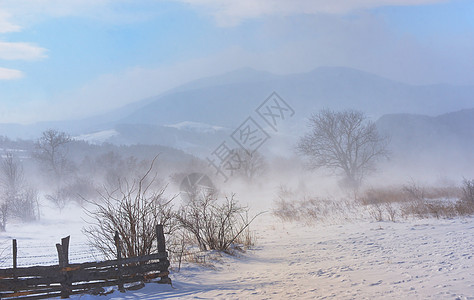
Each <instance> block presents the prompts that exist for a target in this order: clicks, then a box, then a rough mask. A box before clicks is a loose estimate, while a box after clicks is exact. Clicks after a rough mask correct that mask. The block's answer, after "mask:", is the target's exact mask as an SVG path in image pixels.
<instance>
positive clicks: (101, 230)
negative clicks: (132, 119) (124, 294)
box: [83, 157, 176, 258]
mask: <svg viewBox="0 0 474 300" xmlns="http://www.w3.org/2000/svg"><path fill="white" fill-rule="evenodd" d="M155 159H156V157H155ZM154 162H155V160H153V161H152V163H151V165H150V168H149V169H148V170H147V172H146V173H145V174H144V175H143V176H142V177H139V178H138V179H137V180H134V181H133V182H132V183H129V182H128V181H127V180H123V181H120V182H119V185H118V186H119V187H118V189H117V190H115V191H112V192H109V191H108V190H107V189H106V190H105V192H104V193H101V201H100V202H91V201H88V203H89V204H91V205H92V206H93V209H91V210H86V212H87V214H88V216H89V217H90V218H91V219H92V221H91V222H90V224H91V225H90V226H89V227H88V228H84V229H83V232H84V233H85V234H86V235H87V237H88V239H89V242H90V243H91V244H92V245H93V246H94V247H95V248H97V249H98V250H99V251H101V252H102V253H103V254H104V255H105V256H106V257H109V258H111V257H115V256H116V255H117V253H116V248H115V242H114V233H115V231H118V233H119V237H120V239H121V240H122V243H123V247H122V251H123V253H122V255H123V257H133V256H140V255H146V254H150V253H151V251H152V249H153V245H154V243H155V242H156V232H155V228H156V225H158V224H163V225H164V226H165V233H168V234H169V233H172V232H173V230H174V229H175V228H176V226H175V225H176V224H175V223H174V222H173V220H174V219H173V214H174V213H173V210H172V208H173V205H172V201H173V199H174V198H171V199H167V198H165V197H164V195H163V194H164V191H165V189H161V190H158V191H157V190H154V189H151V186H152V185H153V183H154V182H155V179H156V176H155V177H152V178H151V179H150V178H149V177H150V175H151V172H152V169H153V164H154Z"/></svg>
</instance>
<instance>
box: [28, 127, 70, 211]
mask: <svg viewBox="0 0 474 300" xmlns="http://www.w3.org/2000/svg"><path fill="white" fill-rule="evenodd" d="M71 141H72V138H71V137H70V136H69V135H68V134H67V133H65V132H61V131H57V130H55V129H49V130H46V131H44V132H43V133H42V135H41V137H40V138H39V139H38V141H37V142H36V145H35V146H36V152H35V158H36V159H37V160H38V161H40V162H41V163H42V164H43V165H44V167H45V168H46V169H47V173H48V174H49V175H50V176H51V180H53V182H54V185H53V186H54V190H53V191H52V193H51V194H48V195H46V198H47V199H49V200H51V201H52V202H53V203H55V204H56V205H57V207H58V208H59V209H62V208H64V206H65V205H66V201H67V193H66V191H64V184H65V181H66V179H67V176H68V175H70V174H72V173H73V170H74V165H73V163H72V161H70V160H69V159H68V158H67V155H68V148H67V144H68V143H70V142H71Z"/></svg>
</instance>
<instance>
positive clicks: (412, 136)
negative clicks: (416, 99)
mask: <svg viewBox="0 0 474 300" xmlns="http://www.w3.org/2000/svg"><path fill="white" fill-rule="evenodd" d="M376 124H377V127H378V128H379V130H380V131H381V132H383V133H385V134H388V135H390V136H391V143H390V148H391V150H392V156H393V159H394V160H395V161H398V162H401V163H402V165H403V166H406V167H408V166H410V167H414V168H417V167H420V170H424V171H425V172H426V170H430V169H431V170H432V169H436V170H439V171H441V170H442V171H443V172H445V173H449V172H450V171H453V172H454V171H459V170H466V172H467V171H468V169H472V165H473V163H474V155H473V153H474V109H468V110H461V111H457V112H451V113H447V114H442V115H439V116H436V117H430V116H425V115H413V114H390V115H385V116H383V117H381V118H380V119H379V120H378V121H377V122H376ZM470 173H472V171H471V172H470ZM459 176H463V174H458V177H459Z"/></svg>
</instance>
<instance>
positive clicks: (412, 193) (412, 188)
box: [402, 181, 426, 201]
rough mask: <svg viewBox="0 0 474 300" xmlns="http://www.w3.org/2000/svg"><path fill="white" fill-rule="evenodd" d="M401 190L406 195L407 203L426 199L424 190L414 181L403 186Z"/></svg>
mask: <svg viewBox="0 0 474 300" xmlns="http://www.w3.org/2000/svg"><path fill="white" fill-rule="evenodd" d="M402 190H403V192H404V193H405V195H406V199H407V200H409V201H423V200H424V199H426V198H425V189H424V188H423V187H422V186H420V185H419V184H417V183H415V182H414V181H412V182H411V183H409V184H406V185H404V186H403V187H402Z"/></svg>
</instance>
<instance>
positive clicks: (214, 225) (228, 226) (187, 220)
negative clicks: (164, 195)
mask: <svg viewBox="0 0 474 300" xmlns="http://www.w3.org/2000/svg"><path fill="white" fill-rule="evenodd" d="M247 212H248V209H247V208H246V207H243V206H241V205H240V204H239V203H238V202H237V201H236V200H235V199H234V195H231V197H225V200H224V201H218V199H217V197H216V196H215V195H214V194H208V195H200V194H196V195H195V196H192V195H191V196H190V197H189V199H188V201H186V203H184V205H183V206H182V207H181V208H180V210H179V212H178V213H177V214H176V217H177V220H178V223H179V225H180V227H181V228H182V229H184V230H186V231H188V232H189V233H190V234H191V235H192V236H193V238H194V240H195V242H196V243H197V245H198V246H199V249H200V250H202V251H206V250H220V251H229V249H230V246H231V245H232V244H234V243H235V242H236V240H237V238H239V236H241V235H242V233H243V232H244V231H245V230H246V229H247V228H248V227H249V225H250V224H251V223H252V221H253V220H254V219H255V217H256V216H255V217H253V218H252V219H251V220H250V221H249V220H246V219H245V215H246V214H247Z"/></svg>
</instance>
